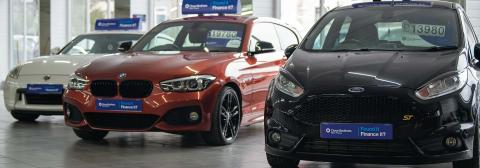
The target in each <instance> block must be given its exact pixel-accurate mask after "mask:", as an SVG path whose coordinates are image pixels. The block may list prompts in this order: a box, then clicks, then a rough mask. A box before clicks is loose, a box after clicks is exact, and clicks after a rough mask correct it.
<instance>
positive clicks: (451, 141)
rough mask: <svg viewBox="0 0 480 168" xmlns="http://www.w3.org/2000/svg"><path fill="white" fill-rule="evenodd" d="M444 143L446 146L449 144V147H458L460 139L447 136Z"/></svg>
mask: <svg viewBox="0 0 480 168" xmlns="http://www.w3.org/2000/svg"><path fill="white" fill-rule="evenodd" d="M444 144H445V146H447V147H448V148H454V147H457V145H458V139H457V138H455V137H447V138H445V140H444Z"/></svg>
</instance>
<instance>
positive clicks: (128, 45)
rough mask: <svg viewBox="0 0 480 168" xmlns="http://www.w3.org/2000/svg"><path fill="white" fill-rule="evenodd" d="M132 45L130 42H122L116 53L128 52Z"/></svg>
mask: <svg viewBox="0 0 480 168" xmlns="http://www.w3.org/2000/svg"><path fill="white" fill-rule="evenodd" d="M132 45H133V42H132V41H127V42H123V43H121V44H120V46H119V47H118V51H120V52H127V51H128V50H130V48H132Z"/></svg>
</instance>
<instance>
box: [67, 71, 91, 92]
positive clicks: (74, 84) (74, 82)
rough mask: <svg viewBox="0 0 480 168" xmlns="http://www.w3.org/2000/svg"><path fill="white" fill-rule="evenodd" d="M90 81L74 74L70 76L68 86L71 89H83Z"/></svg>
mask: <svg viewBox="0 0 480 168" xmlns="http://www.w3.org/2000/svg"><path fill="white" fill-rule="evenodd" d="M88 82H89V80H87V79H85V78H83V77H80V76H78V75H76V74H74V75H72V76H70V78H69V81H68V86H67V88H68V89H70V90H83V89H84V88H85V86H86V85H87V84H88Z"/></svg>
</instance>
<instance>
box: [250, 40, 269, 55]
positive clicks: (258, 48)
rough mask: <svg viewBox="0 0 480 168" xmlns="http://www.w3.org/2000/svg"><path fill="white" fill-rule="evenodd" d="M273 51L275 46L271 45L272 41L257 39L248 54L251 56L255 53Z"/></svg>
mask: <svg viewBox="0 0 480 168" xmlns="http://www.w3.org/2000/svg"><path fill="white" fill-rule="evenodd" d="M274 51H275V47H273V44H272V43H270V42H266V41H259V42H257V43H256V44H255V51H250V52H249V55H250V56H253V55H255V54H262V53H269V52H274Z"/></svg>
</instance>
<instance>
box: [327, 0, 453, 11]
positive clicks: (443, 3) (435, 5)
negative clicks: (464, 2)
mask: <svg viewBox="0 0 480 168" xmlns="http://www.w3.org/2000/svg"><path fill="white" fill-rule="evenodd" d="M378 3H431V4H432V8H447V9H456V8H458V7H459V5H458V4H457V3H453V2H446V1H381V2H363V3H355V4H352V5H348V6H343V7H338V8H335V9H334V10H343V9H353V8H355V6H357V5H366V6H368V5H369V4H372V5H374V4H378ZM380 8H381V7H380Z"/></svg>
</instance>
